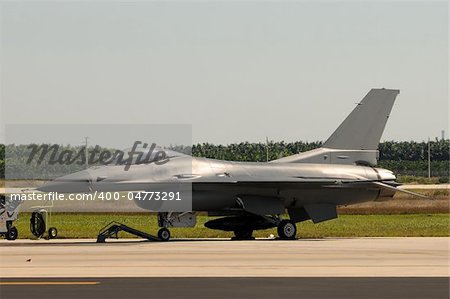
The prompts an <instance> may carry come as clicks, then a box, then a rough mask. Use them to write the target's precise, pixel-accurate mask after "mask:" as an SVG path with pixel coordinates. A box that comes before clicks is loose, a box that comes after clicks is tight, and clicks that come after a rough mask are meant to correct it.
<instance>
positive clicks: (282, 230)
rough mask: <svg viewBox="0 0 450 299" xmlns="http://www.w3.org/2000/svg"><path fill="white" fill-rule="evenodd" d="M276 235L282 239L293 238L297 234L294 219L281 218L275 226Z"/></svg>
mask: <svg viewBox="0 0 450 299" xmlns="http://www.w3.org/2000/svg"><path fill="white" fill-rule="evenodd" d="M277 232H278V236H279V237H280V239H282V240H295V238H296V235H297V226H296V225H295V222H294V221H291V220H281V222H280V223H279V224H278V227H277Z"/></svg>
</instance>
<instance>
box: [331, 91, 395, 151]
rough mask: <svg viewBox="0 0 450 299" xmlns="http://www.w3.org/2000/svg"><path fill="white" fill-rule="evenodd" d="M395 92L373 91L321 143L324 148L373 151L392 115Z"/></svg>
mask: <svg viewBox="0 0 450 299" xmlns="http://www.w3.org/2000/svg"><path fill="white" fill-rule="evenodd" d="M399 93H400V91H399V90H396V89H384V88H383V89H372V90H370V91H369V93H368V94H367V95H366V96H365V97H364V99H363V100H362V101H361V102H360V103H359V104H358V106H356V107H355V109H354V110H353V111H352V112H351V113H350V115H349V116H348V117H347V118H346V119H345V120H344V122H343V123H342V124H341V125H340V126H339V127H338V128H337V129H336V131H334V133H333V134H332V135H331V136H330V138H328V140H327V141H326V142H325V143H324V144H323V147H325V148H331V149H347V150H376V149H377V148H378V144H379V143H380V139H381V135H382V134H383V131H384V127H385V126H386V122H387V120H388V118H389V114H390V113H391V110H392V106H393V105H394V101H395V98H396V97H397V95H398V94H399Z"/></svg>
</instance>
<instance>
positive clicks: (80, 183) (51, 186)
mask: <svg viewBox="0 0 450 299" xmlns="http://www.w3.org/2000/svg"><path fill="white" fill-rule="evenodd" d="M91 184H92V176H91V175H90V174H89V172H87V171H85V170H83V171H79V172H76V173H72V174H69V175H65V176H62V177H59V178H57V179H54V180H53V181H51V182H48V183H46V184H44V185H42V186H41V187H39V188H37V190H39V191H42V192H60V193H82V192H89V191H91Z"/></svg>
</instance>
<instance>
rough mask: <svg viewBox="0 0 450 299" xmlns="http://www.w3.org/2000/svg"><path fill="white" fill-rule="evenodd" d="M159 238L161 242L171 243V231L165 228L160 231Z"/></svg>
mask: <svg viewBox="0 0 450 299" xmlns="http://www.w3.org/2000/svg"><path fill="white" fill-rule="evenodd" d="M158 238H159V239H160V240H161V241H164V242H165V241H169V239H170V230H168V229H167V228H165V227H163V228H161V229H160V230H159V231H158Z"/></svg>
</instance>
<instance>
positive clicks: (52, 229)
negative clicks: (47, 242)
mask: <svg viewBox="0 0 450 299" xmlns="http://www.w3.org/2000/svg"><path fill="white" fill-rule="evenodd" d="M57 236H58V230H57V229H56V227H50V228H49V229H48V238H49V239H54V238H56V237H57Z"/></svg>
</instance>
